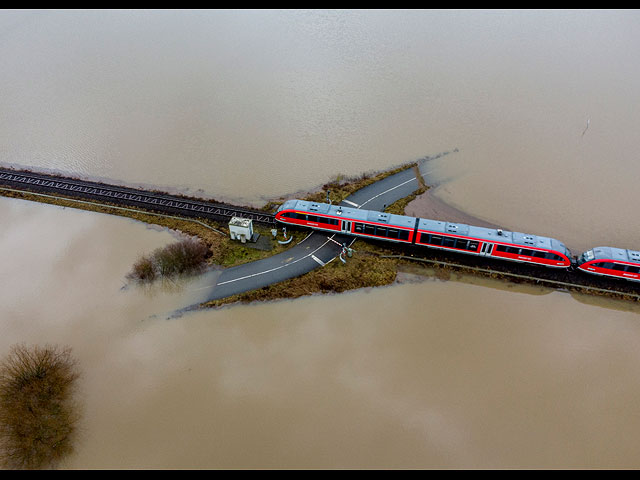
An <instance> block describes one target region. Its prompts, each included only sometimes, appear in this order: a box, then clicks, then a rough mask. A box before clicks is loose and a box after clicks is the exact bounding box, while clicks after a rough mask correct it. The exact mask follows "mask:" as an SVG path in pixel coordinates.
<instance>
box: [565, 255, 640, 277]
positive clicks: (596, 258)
mask: <svg viewBox="0 0 640 480" xmlns="http://www.w3.org/2000/svg"><path fill="white" fill-rule="evenodd" d="M577 266H578V269H579V270H581V271H583V272H586V273H590V274H592V275H603V276H607V277H615V278H622V279H624V280H631V281H633V282H640V252H638V251H635V250H624V249H622V248H615V247H595V248H593V249H591V250H587V251H586V252H584V253H583V254H582V255H580V256H579V257H578V265H577Z"/></svg>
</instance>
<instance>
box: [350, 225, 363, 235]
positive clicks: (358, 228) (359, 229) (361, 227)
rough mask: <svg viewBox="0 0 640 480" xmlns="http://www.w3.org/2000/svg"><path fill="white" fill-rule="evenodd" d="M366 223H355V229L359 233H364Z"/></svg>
mask: <svg viewBox="0 0 640 480" xmlns="http://www.w3.org/2000/svg"><path fill="white" fill-rule="evenodd" d="M363 227H364V225H362V223H356V224H354V227H353V230H354V231H355V232H357V233H362V232H363V231H364V228H363Z"/></svg>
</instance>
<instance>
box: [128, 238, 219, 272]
mask: <svg viewBox="0 0 640 480" xmlns="http://www.w3.org/2000/svg"><path fill="white" fill-rule="evenodd" d="M209 256H211V251H210V250H209V247H208V246H207V245H206V244H205V243H204V242H202V241H200V240H198V239H197V238H185V239H183V240H180V241H179V242H176V243H172V244H170V245H167V246H166V247H162V248H158V249H156V250H154V251H153V253H151V255H143V256H141V257H140V258H139V259H138V260H137V261H136V262H135V263H134V264H133V267H132V269H131V271H130V272H129V273H128V274H127V278H129V279H130V280H136V281H139V282H151V281H153V280H155V279H156V278H158V277H171V276H176V275H182V274H188V273H195V272H198V271H201V270H202V269H204V267H205V265H206V264H207V258H208V257H209Z"/></svg>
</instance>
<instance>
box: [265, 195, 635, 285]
mask: <svg viewBox="0 0 640 480" xmlns="http://www.w3.org/2000/svg"><path fill="white" fill-rule="evenodd" d="M276 220H277V221H279V222H281V223H284V224H288V225H298V226H302V227H309V228H313V229H315V230H322V231H326V232H333V233H341V234H347V235H353V236H357V237H362V238H373V239H379V240H385V241H389V242H395V243H403V244H409V245H421V246H425V247H428V248H435V249H439V250H448V251H453V252H459V253H464V254H469V255H478V256H485V257H491V258H497V259H500V260H508V261H512V262H521V263H528V264H536V265H542V266H545V267H550V268H569V267H577V268H578V269H579V270H581V271H584V272H586V273H592V274H598V275H606V276H610V277H617V278H623V279H625V280H635V281H640V252H635V251H632V250H622V249H618V248H613V247H597V248H594V249H593V250H589V251H587V252H584V253H583V254H582V255H580V256H579V257H578V259H577V260H576V259H574V258H573V256H572V255H571V252H570V251H569V249H568V248H567V247H566V246H565V245H564V244H563V243H562V242H561V241H559V240H556V239H555V238H549V237H542V236H539V235H528V234H524V233H519V232H509V231H505V230H500V229H490V228H484V227H475V226H471V225H465V224H461V223H452V222H444V221H438V220H429V219H425V218H416V217H408V216H405V215H394V214H390V213H384V212H378V211H374V210H361V209H357V208H350V207H345V206H341V205H330V204H328V203H315V202H308V201H305V200H288V201H286V202H285V203H283V204H282V206H280V208H279V209H278V211H277V212H276Z"/></svg>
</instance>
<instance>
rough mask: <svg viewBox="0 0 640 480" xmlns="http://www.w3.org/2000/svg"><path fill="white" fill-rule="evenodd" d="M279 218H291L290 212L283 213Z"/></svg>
mask: <svg viewBox="0 0 640 480" xmlns="http://www.w3.org/2000/svg"><path fill="white" fill-rule="evenodd" d="M280 216H281V217H284V218H291V212H284V213H282V214H281V215H280Z"/></svg>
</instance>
